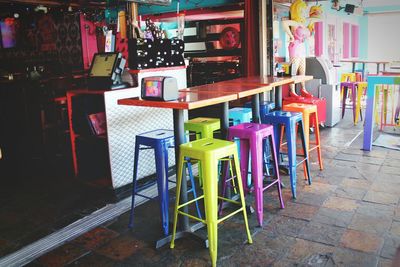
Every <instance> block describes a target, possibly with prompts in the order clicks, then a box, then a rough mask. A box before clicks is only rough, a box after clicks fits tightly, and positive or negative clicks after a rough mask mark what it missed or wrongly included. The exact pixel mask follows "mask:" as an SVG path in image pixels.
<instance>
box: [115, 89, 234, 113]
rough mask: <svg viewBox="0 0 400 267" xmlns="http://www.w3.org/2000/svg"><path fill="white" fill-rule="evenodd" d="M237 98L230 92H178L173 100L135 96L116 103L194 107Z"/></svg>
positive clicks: (155, 106) (143, 105)
mask: <svg viewBox="0 0 400 267" xmlns="http://www.w3.org/2000/svg"><path fill="white" fill-rule="evenodd" d="M237 98H238V96H237V94H236V93H232V92H231V93H229V92H205V91H203V92H180V93H179V98H178V99H177V100H174V101H154V100H143V99H140V98H138V97H136V98H126V99H120V100H118V104H119V105H128V106H141V107H154V108H172V109H196V108H201V107H206V106H211V105H215V104H220V103H224V102H228V101H232V100H236V99H237Z"/></svg>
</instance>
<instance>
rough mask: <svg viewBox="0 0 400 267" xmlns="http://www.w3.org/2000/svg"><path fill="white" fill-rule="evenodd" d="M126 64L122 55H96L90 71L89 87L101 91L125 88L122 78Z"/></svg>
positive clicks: (109, 53) (112, 53) (113, 53)
mask: <svg viewBox="0 0 400 267" xmlns="http://www.w3.org/2000/svg"><path fill="white" fill-rule="evenodd" d="M125 62H126V61H125V59H124V58H123V57H122V55H121V53H117V52H108V53H96V54H95V55H94V56H93V60H92V65H91V67H90V70H89V78H88V87H89V88H90V89H99V90H107V89H121V88H125V87H126V84H123V83H122V78H121V75H122V72H123V70H124V67H125Z"/></svg>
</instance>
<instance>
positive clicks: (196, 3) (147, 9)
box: [139, 0, 243, 15]
mask: <svg viewBox="0 0 400 267" xmlns="http://www.w3.org/2000/svg"><path fill="white" fill-rule="evenodd" d="M178 2H180V8H179V9H180V10H188V9H196V8H202V7H203V8H204V7H215V6H223V5H228V4H234V3H239V2H243V0H242V1H241V0H190V1H187V0H182V1H180V0H172V3H171V5H170V6H154V5H142V4H140V5H139V15H146V14H159V13H166V12H176V10H177V4H178Z"/></svg>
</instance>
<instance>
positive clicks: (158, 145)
mask: <svg viewBox="0 0 400 267" xmlns="http://www.w3.org/2000/svg"><path fill="white" fill-rule="evenodd" d="M173 147H174V131H172V130H164V129H160V130H154V131H150V132H146V133H142V134H139V135H137V136H136V140H135V160H134V165H133V188H132V205H131V213H130V219H129V228H132V227H133V216H134V214H133V213H134V208H135V195H139V196H141V197H144V198H147V199H151V198H149V197H147V196H145V195H143V194H140V193H139V191H140V190H142V189H144V188H147V187H149V186H150V185H153V184H154V183H151V184H148V185H146V186H143V187H141V188H138V187H137V175H138V163H139V151H140V150H146V149H154V157H155V165H156V177H157V179H156V180H157V188H158V198H159V203H160V214H161V222H162V228H163V232H164V235H165V236H167V235H168V233H169V215H168V206H169V194H168V182H169V180H168V148H173ZM186 167H187V168H188V173H189V179H190V182H191V189H190V190H188V193H190V192H192V193H193V197H194V199H196V198H197V195H196V188H195V183H194V178H193V173H192V168H191V164H190V162H186ZM195 204H196V208H197V213H198V215H199V217H201V213H200V209H199V206H198V203H197V201H196V203H195Z"/></svg>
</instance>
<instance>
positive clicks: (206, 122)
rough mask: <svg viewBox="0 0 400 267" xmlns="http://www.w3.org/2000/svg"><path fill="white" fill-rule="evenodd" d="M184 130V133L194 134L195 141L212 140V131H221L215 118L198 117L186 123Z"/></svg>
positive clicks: (219, 124)
mask: <svg viewBox="0 0 400 267" xmlns="http://www.w3.org/2000/svg"><path fill="white" fill-rule="evenodd" d="M184 129H185V131H189V132H194V133H196V140H197V139H201V138H213V136H214V131H217V130H220V129H221V123H220V120H219V119H217V118H204V117H199V118H195V119H191V120H188V121H186V122H185V124H184Z"/></svg>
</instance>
